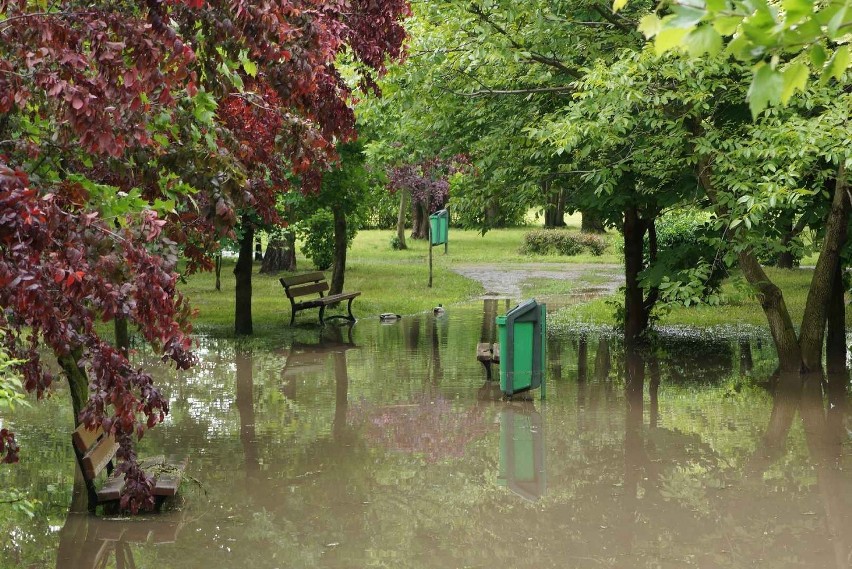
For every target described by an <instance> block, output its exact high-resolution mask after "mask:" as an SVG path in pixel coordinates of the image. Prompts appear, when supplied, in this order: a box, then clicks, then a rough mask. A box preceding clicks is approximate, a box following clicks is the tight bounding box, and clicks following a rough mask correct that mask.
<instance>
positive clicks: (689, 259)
mask: <svg viewBox="0 0 852 569" xmlns="http://www.w3.org/2000/svg"><path fill="white" fill-rule="evenodd" d="M655 226H656V229H657V252H658V257H657V262H656V263H655V264H654V266H652V267H650V268H649V269H647V270H645V271H644V273H643V275H642V284H643V286H644V287H650V286H658V287H660V290H661V300H662V301H664V302H669V303H672V304H685V305H686V306H689V305H690V304H698V303H701V302H706V303H711V304H713V303H716V302H718V301H719V297H718V292H719V289H720V287H721V285H722V280H723V279H724V278H725V276H727V270H726V268H725V265H724V263H723V261H722V259H721V256H720V255H718V253H717V251H716V248H715V247H714V246H713V242H714V240H715V239H714V238H715V232H714V231H713V230H712V228H711V227H710V224H709V222H708V221H707V220H706V218H705V217H704V215H703V214H701V213H700V212H691V211H684V212H675V213H669V214H666V215H664V216H663V217H661V218H660V219H658V220H657V221H656V224H655ZM645 251H646V255H647V251H648V243H647V238H646V242H645Z"/></svg>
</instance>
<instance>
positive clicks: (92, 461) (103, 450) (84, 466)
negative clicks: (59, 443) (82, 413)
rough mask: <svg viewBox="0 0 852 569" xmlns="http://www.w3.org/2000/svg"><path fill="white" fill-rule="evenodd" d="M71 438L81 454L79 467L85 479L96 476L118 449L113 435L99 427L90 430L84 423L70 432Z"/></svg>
mask: <svg viewBox="0 0 852 569" xmlns="http://www.w3.org/2000/svg"><path fill="white" fill-rule="evenodd" d="M71 440H72V441H73V443H74V448H76V449H77V452H78V453H79V455H80V456H82V459H81V460H80V469H81V470H82V471H83V476H85V477H86V479H87V480H92V479H94V478H95V477H97V475H98V474H100V473H101V471H102V470H103V469H104V468H106V466H107V465H108V464H109V462H110V461H111V460H112V459H113V457H114V456H115V453H116V451H117V450H118V443H117V442H115V437H114V436H112V435H107V434H106V433H104V430H103V428H101V427H98V428H97V429H96V430H94V431H90V430H88V429H87V428H86V426H85V425H80V426H79V427H77V428H76V429H75V430H74V432H73V433H72V434H71Z"/></svg>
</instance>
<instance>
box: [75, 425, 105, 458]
mask: <svg viewBox="0 0 852 569" xmlns="http://www.w3.org/2000/svg"><path fill="white" fill-rule="evenodd" d="M103 434H104V429H103V427H98V428H97V429H95V430H94V431H90V430H89V429H87V428H86V426H85V425H83V424H82V423H81V424H80V426H79V427H77V428H76V429H74V432H73V433H72V434H71V440H72V441H73V442H74V446H75V447H76V448H77V450H78V451H79V452H80V454H86V451H87V450H89V448H90V447H91V446H92V445H93V444H95V443H96V442H97V440H98V439H99V438H101V435H103Z"/></svg>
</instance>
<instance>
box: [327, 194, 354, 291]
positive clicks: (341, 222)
mask: <svg viewBox="0 0 852 569" xmlns="http://www.w3.org/2000/svg"><path fill="white" fill-rule="evenodd" d="M332 213H333V214H334V262H333V264H332V270H331V289H330V290H329V291H328V293H329V294H340V293H341V292H343V280H344V276H345V272H346V249H347V246H348V245H349V243H348V240H347V239H346V214H345V213H343V211H342V210H341V209H339V208H334V209H333V210H332Z"/></svg>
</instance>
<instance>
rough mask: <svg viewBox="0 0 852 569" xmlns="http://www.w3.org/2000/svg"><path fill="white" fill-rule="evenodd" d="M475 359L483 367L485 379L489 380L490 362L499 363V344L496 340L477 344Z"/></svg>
mask: <svg viewBox="0 0 852 569" xmlns="http://www.w3.org/2000/svg"><path fill="white" fill-rule="evenodd" d="M476 359H477V360H478V361H479V362H480V363H481V364H482V365H483V366H484V367H485V379H487V380H488V381H491V364H499V363H500V344H499V343H497V342H495V343H493V344H489V343H487V342H482V343H479V344H477V345H476Z"/></svg>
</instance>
